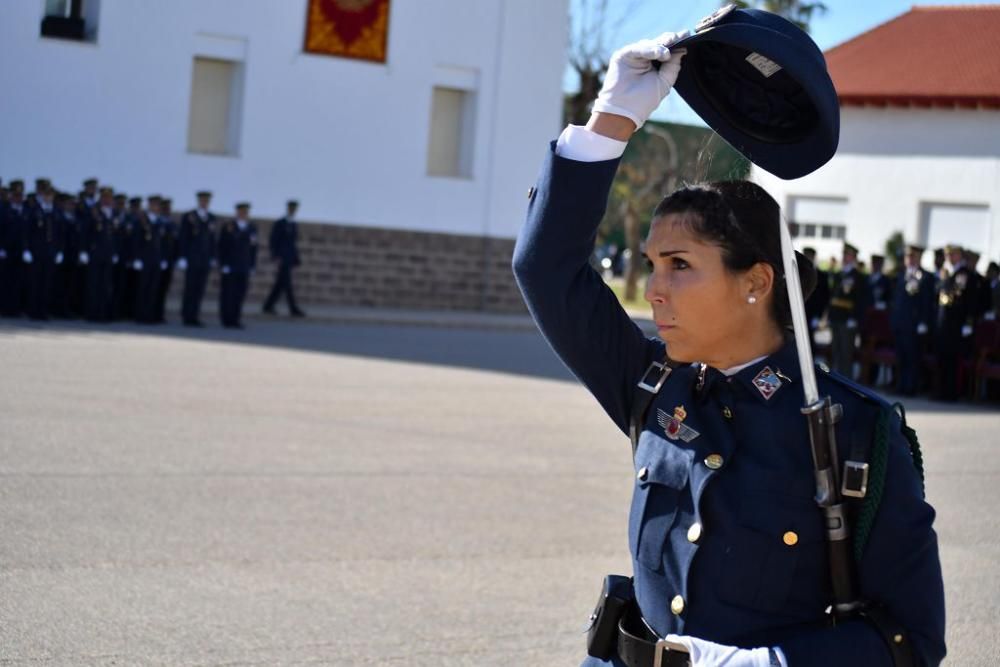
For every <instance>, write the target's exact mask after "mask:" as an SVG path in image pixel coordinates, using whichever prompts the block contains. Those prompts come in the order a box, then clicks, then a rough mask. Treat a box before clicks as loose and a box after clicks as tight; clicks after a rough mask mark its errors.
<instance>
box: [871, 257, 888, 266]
mask: <svg viewBox="0 0 1000 667" xmlns="http://www.w3.org/2000/svg"><path fill="white" fill-rule="evenodd" d="M884 261H885V255H872V263H873V264H874V263H875V262H884Z"/></svg>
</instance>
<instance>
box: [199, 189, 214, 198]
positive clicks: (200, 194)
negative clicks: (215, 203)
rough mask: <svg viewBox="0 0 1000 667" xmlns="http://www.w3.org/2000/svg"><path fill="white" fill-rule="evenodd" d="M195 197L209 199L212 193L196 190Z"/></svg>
mask: <svg viewBox="0 0 1000 667" xmlns="http://www.w3.org/2000/svg"><path fill="white" fill-rule="evenodd" d="M195 196H196V197H199V198H200V197H211V196H212V193H211V192H209V191H208V190H198V192H196V193H195Z"/></svg>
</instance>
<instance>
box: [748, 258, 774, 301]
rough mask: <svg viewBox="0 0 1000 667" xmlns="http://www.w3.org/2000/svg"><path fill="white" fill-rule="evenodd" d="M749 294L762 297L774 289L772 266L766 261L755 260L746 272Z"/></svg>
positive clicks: (758, 297) (759, 298)
mask: <svg viewBox="0 0 1000 667" xmlns="http://www.w3.org/2000/svg"><path fill="white" fill-rule="evenodd" d="M747 281H748V282H749V286H748V287H749V295H753V296H755V297H757V299H758V300H761V299H763V298H764V297H765V296H767V295H768V294H770V293H771V292H772V291H773V290H774V267H773V266H771V265H770V264H768V263H767V262H757V263H756V264H754V265H753V266H751V267H750V270H749V271H748V272H747Z"/></svg>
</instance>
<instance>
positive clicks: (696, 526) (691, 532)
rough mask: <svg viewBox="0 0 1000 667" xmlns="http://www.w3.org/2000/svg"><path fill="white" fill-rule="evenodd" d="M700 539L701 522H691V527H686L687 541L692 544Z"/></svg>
mask: <svg viewBox="0 0 1000 667" xmlns="http://www.w3.org/2000/svg"><path fill="white" fill-rule="evenodd" d="M700 539H701V524H700V523H693V524H691V527H690V528H688V542H690V543H692V544H694V543H695V542H697V541H698V540H700Z"/></svg>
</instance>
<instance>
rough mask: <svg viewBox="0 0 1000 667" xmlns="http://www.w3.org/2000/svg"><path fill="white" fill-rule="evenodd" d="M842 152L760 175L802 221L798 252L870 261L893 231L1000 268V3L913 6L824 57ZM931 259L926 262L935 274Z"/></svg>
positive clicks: (787, 209) (760, 180)
mask: <svg viewBox="0 0 1000 667" xmlns="http://www.w3.org/2000/svg"><path fill="white" fill-rule="evenodd" d="M826 58H827V63H828V66H829V70H830V74H831V76H832V78H833V81H834V84H835V85H836V87H837V92H838V95H839V96H840V100H841V133H840V147H839V149H838V151H837V154H836V156H835V157H834V158H833V159H832V160H831V161H830V162H829V163H828V164H827V165H825V166H824V167H822V168H821V169H819V170H818V171H816V172H814V173H812V174H810V175H808V176H806V177H804V178H801V179H797V180H794V181H782V180H780V179H778V178H776V177H774V176H773V175H771V174H768V173H766V172H764V171H762V170H760V169H756V168H755V169H754V174H753V178H754V180H756V181H757V182H758V183H760V184H761V185H763V186H764V187H765V188H766V189H767V190H768V192H770V193H771V194H772V195H774V196H775V197H776V198H777V199H778V202H779V203H780V204H781V205H782V206H783V207H784V210H785V213H786V216H787V217H788V219H789V220H791V221H793V222H796V223H798V229H799V236H798V238H797V239H796V245H797V246H798V247H800V248H801V247H802V246H807V245H811V246H813V247H815V248H816V249H817V252H818V256H819V259H820V260H821V261H826V260H828V259H829V258H830V257H831V256H834V257H837V258H838V259H839V257H840V253H841V248H842V242H843V240H845V239H846V240H848V241H850V242H851V243H853V244H854V245H856V246H858V248H859V249H860V250H861V253H862V256H863V257H862V258H863V259H865V260H866V261H867V259H868V256H869V255H870V254H872V253H878V254H882V253H883V251H884V247H885V241H886V240H887V239H888V238H889V237H890V235H891V234H892V233H893V232H896V231H899V232H902V233H903V236H904V237H905V240H906V241H907V242H908V243H918V244H920V245H924V246H927V247H928V248H936V247H940V246H943V245H945V244H946V243H959V244H961V245H963V246H964V247H967V248H969V249H972V250H975V251H977V252H980V253H981V254H982V255H983V257H982V259H981V260H980V264H979V269H980V271H982V270H983V269H984V268H985V266H986V263H987V262H988V261H989V260H997V259H1000V6H997V5H994V6H982V5H980V6H975V7H973V6H969V7H915V8H913V9H912V10H910V12H908V13H906V14H904V15H902V16H900V17H898V18H896V19H894V20H892V21H890V22H888V23H886V24H883V25H881V26H879V27H877V28H875V29H873V30H871V31H869V32H866V33H864V34H862V35H860V36H859V37H857V38H855V39H853V40H851V41H848V42H846V43H844V44H842V45H840V46H838V47H836V48H834V49H832V50H830V51H828V52H827V53H826ZM931 255H932V253H931V251H930V250H928V252H927V254H926V255H925V258H924V259H925V263H926V265H927V266H930V261H931Z"/></svg>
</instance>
